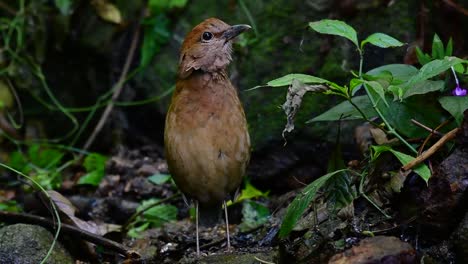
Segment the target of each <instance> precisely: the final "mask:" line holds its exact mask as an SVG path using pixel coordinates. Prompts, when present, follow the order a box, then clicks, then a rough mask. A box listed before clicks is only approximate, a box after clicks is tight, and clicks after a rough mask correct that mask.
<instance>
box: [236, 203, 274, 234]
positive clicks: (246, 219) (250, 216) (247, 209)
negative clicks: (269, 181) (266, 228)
mask: <svg viewBox="0 0 468 264" xmlns="http://www.w3.org/2000/svg"><path fill="white" fill-rule="evenodd" d="M269 217H270V211H269V210H268V207H266V206H264V205H262V204H260V203H257V202H254V201H244V203H243V204H242V223H241V224H240V225H239V229H240V231H241V232H247V231H250V230H253V229H255V228H257V227H259V226H261V225H263V224H264V223H266V222H267V221H268V218H269Z"/></svg>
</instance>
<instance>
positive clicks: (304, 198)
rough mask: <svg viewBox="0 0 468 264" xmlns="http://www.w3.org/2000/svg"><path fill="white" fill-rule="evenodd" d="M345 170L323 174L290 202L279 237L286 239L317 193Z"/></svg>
mask: <svg viewBox="0 0 468 264" xmlns="http://www.w3.org/2000/svg"><path fill="white" fill-rule="evenodd" d="M343 171H345V170H338V171H334V172H332V173H328V174H325V175H324V176H322V177H320V178H318V179H316V180H315V181H313V182H312V183H311V184H309V185H307V186H306V187H305V188H304V190H302V192H301V193H299V194H298V195H297V196H296V198H295V199H294V200H293V201H292V202H291V204H290V205H289V207H288V210H287V211H286V215H285V216H284V219H283V222H282V223H281V228H280V231H279V237H280V238H284V237H286V236H287V235H288V234H289V233H290V232H291V230H292V229H293V228H294V226H295V225H296V223H297V221H298V220H299V218H300V217H301V216H302V214H303V213H304V211H305V209H306V208H307V207H308V206H309V204H310V203H311V202H312V201H313V200H314V198H315V195H316V194H317V191H318V190H319V189H320V188H321V187H322V186H323V185H324V184H325V183H326V182H327V181H328V180H329V179H330V178H331V177H333V176H335V175H336V174H339V173H341V172H343Z"/></svg>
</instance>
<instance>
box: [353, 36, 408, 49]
mask: <svg viewBox="0 0 468 264" xmlns="http://www.w3.org/2000/svg"><path fill="white" fill-rule="evenodd" d="M366 43H370V44H372V45H374V46H377V47H381V48H391V47H401V46H403V45H404V43H403V42H400V41H399V40H397V39H395V38H393V37H390V36H389V35H387V34H383V33H374V34H372V35H370V36H368V37H367V38H366V39H365V40H363V41H362V42H361V49H362V48H363V47H364V45H365V44H366Z"/></svg>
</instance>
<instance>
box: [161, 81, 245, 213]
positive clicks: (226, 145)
mask: <svg viewBox="0 0 468 264" xmlns="http://www.w3.org/2000/svg"><path fill="white" fill-rule="evenodd" d="M249 148H250V139H249V135H248V131H247V122H246V119H245V114H244V111H243V108H242V104H241V102H240V100H239V98H238V96H237V91H236V90H235V88H234V87H233V86H232V84H231V83H230V81H229V80H228V79H227V78H225V77H224V76H221V77H219V76H218V78H214V77H212V76H208V77H207V76H203V75H201V76H195V77H192V78H189V79H186V80H182V81H179V82H178V83H177V87H176V91H175V93H174V95H173V98H172V102H171V106H170V108H169V111H168V114H167V117H166V130H165V149H166V156H167V160H168V165H169V170H170V172H171V174H172V176H173V178H174V180H175V182H176V184H177V185H178V187H179V188H180V189H181V190H182V191H183V192H184V193H186V194H187V195H189V196H192V197H194V198H195V199H197V200H199V201H200V203H202V204H203V203H205V204H209V203H219V202H221V201H222V200H223V199H225V198H226V196H227V195H228V194H229V193H230V192H233V191H234V190H235V189H236V188H237V187H238V186H239V185H240V183H241V181H242V176H243V174H244V172H245V168H246V165H247V162H248V160H249V155H250V154H249Z"/></svg>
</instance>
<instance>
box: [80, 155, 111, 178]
mask: <svg viewBox="0 0 468 264" xmlns="http://www.w3.org/2000/svg"><path fill="white" fill-rule="evenodd" d="M106 162H107V157H106V156H103V155H100V154H98V153H91V154H89V155H88V156H86V158H85V160H84V162H83V167H85V169H86V171H87V172H88V173H87V174H85V175H83V176H81V177H80V179H79V180H78V184H90V185H93V186H98V185H99V183H101V180H102V178H104V175H105V169H106Z"/></svg>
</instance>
